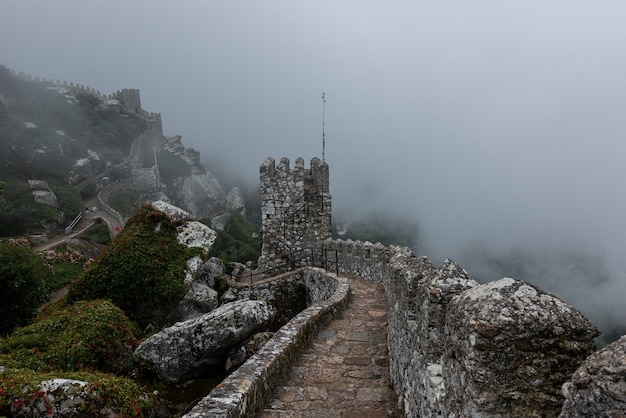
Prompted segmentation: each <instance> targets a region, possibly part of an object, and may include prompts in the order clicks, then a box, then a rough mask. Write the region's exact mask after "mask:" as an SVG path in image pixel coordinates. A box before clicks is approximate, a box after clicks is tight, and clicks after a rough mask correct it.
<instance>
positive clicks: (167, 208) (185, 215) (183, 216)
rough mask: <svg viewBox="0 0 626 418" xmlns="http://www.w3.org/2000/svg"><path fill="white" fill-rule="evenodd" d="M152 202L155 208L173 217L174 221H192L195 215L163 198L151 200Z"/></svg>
mask: <svg viewBox="0 0 626 418" xmlns="http://www.w3.org/2000/svg"><path fill="white" fill-rule="evenodd" d="M150 204H151V205H152V207H153V208H155V209H156V210H158V211H159V212H163V213H165V214H166V215H167V216H169V217H170V218H172V220H173V221H174V222H179V221H190V220H192V219H193V216H192V215H191V213H189V212H187V211H186V210H184V209H181V208H179V207H177V206H174V205H172V204H171V203H168V202H165V201H163V200H157V201H154V202H151V203H150Z"/></svg>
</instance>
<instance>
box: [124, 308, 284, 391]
mask: <svg viewBox="0 0 626 418" xmlns="http://www.w3.org/2000/svg"><path fill="white" fill-rule="evenodd" d="M274 313H275V310H274V308H273V307H272V306H271V305H270V304H268V303H267V302H263V301H255V300H243V301H237V302H232V303H229V304H227V305H223V306H221V307H219V308H217V309H215V310H214V311H211V312H209V313H207V314H204V315H202V316H200V317H197V318H194V319H191V320H189V321H185V322H178V323H176V324H174V325H172V326H171V327H167V328H164V329H163V330H162V331H160V332H159V333H157V334H155V335H153V336H151V337H150V338H148V339H146V340H145V341H144V342H143V343H141V344H140V345H139V347H137V349H136V350H135V355H136V356H138V357H139V358H142V359H145V360H149V361H152V363H153V364H154V365H155V367H156V368H157V369H158V370H159V371H160V372H161V374H162V375H163V376H164V377H165V378H166V379H168V380H170V381H172V382H180V381H182V380H183V379H185V378H187V377H192V376H193V375H195V374H198V373H201V372H202V371H204V370H205V369H207V368H208V367H210V366H211V365H212V364H213V363H215V362H216V360H217V359H218V358H219V356H222V355H224V354H225V353H227V352H228V351H229V350H230V349H232V348H233V347H234V346H236V345H237V344H239V343H241V342H242V341H244V340H245V339H246V338H248V337H249V336H250V335H252V334H254V333H255V332H258V331H261V330H263V329H265V328H267V327H268V326H269V324H270V323H271V322H272V319H273V317H274Z"/></svg>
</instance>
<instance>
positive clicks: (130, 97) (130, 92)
mask: <svg viewBox="0 0 626 418" xmlns="http://www.w3.org/2000/svg"><path fill="white" fill-rule="evenodd" d="M2 67H3V68H5V69H6V70H8V71H9V72H10V73H11V74H12V75H13V76H15V77H19V78H21V79H23V80H29V81H35V82H40V83H44V84H47V85H48V86H50V87H57V88H62V89H67V90H68V91H69V92H73V93H76V92H81V93H87V94H91V95H93V96H95V97H97V98H99V99H100V100H117V101H118V102H119V103H120V105H121V106H122V107H123V109H124V110H125V111H127V112H132V113H134V114H136V115H139V116H143V117H144V118H145V119H146V122H147V130H148V131H150V132H152V133H154V134H156V135H163V122H162V120H161V114H160V113H158V112H147V111H145V110H143V109H142V108H141V92H140V91H139V89H119V90H117V91H116V92H114V93H111V94H104V93H102V92H101V91H100V90H97V89H95V88H93V87H89V86H85V85H84V84H78V83H74V82H71V81H64V80H53V79H49V78H44V77H37V76H33V75H31V74H28V73H25V72H23V71H16V70H13V69H11V68H8V67H5V66H2Z"/></svg>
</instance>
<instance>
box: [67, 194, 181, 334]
mask: <svg viewBox="0 0 626 418" xmlns="http://www.w3.org/2000/svg"><path fill="white" fill-rule="evenodd" d="M176 227H177V224H175V223H174V222H172V220H171V219H170V218H169V217H168V216H167V215H166V214H164V213H163V212H160V211H157V210H155V209H154V208H153V207H152V206H150V205H144V206H143V207H142V208H141V209H140V210H139V211H138V212H137V213H136V214H135V215H134V216H133V217H132V218H130V219H129V220H128V223H127V224H126V226H125V227H124V230H123V231H122V233H121V234H120V235H119V236H118V237H117V238H116V239H115V240H113V241H112V242H111V245H109V247H108V248H107V249H106V250H105V251H104V252H103V253H102V254H101V255H100V256H99V257H98V258H97V259H96V260H94V262H93V263H92V264H91V266H90V268H88V269H87V270H85V271H84V272H83V273H82V274H81V275H80V276H78V277H77V278H76V280H75V281H74V282H72V284H71V286H70V291H69V293H68V299H69V300H70V301H71V302H73V301H78V300H93V299H109V300H111V301H112V302H113V303H115V304H116V305H117V306H119V307H120V308H122V310H124V312H125V313H126V315H128V316H129V317H130V318H131V319H132V320H135V321H138V322H139V323H140V324H141V325H142V326H145V325H147V324H148V323H151V322H153V321H162V320H163V319H164V318H165V317H166V316H167V315H168V314H169V313H170V312H171V311H172V310H173V309H174V308H175V307H176V306H177V304H178V302H179V301H180V298H181V297H182V295H183V292H184V283H183V280H184V277H185V269H186V267H187V264H186V260H187V259H188V258H190V256H191V254H190V253H189V250H188V249H187V247H185V246H184V245H182V244H180V243H179V242H178V240H177V238H176V237H177V231H176Z"/></svg>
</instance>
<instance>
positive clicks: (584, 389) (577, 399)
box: [559, 336, 626, 418]
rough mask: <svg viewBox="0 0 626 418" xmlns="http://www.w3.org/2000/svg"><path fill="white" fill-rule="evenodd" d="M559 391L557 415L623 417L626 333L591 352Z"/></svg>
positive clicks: (562, 417)
mask: <svg viewBox="0 0 626 418" xmlns="http://www.w3.org/2000/svg"><path fill="white" fill-rule="evenodd" d="M562 392H563V396H565V404H564V405H563V409H562V412H561V415H559V417H560V418H575V417H576V418H577V417H626V336H623V337H622V338H620V339H619V340H617V341H615V342H613V343H611V344H609V345H607V346H606V347H604V348H603V349H601V350H599V351H597V352H595V353H593V354H592V355H590V356H589V357H588V358H587V359H586V360H585V361H584V362H583V364H582V365H581V366H580V367H579V368H578V370H576V372H575V373H574V374H573V375H572V379H571V381H569V382H567V383H565V384H564V385H563V388H562Z"/></svg>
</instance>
